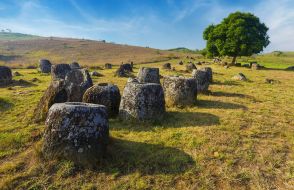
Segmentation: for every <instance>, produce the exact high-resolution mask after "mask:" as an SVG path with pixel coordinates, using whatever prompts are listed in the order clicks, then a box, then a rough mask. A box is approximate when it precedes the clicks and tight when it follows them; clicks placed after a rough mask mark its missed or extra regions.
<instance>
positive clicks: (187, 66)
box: [186, 62, 197, 72]
mask: <svg viewBox="0 0 294 190" xmlns="http://www.w3.org/2000/svg"><path fill="white" fill-rule="evenodd" d="M193 69H197V68H196V66H195V65H194V63H191V62H190V63H188V64H187V65H186V71H189V72H191V71H193Z"/></svg>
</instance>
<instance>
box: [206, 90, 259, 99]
mask: <svg viewBox="0 0 294 190" xmlns="http://www.w3.org/2000/svg"><path fill="white" fill-rule="evenodd" d="M209 95H211V96H216V97H222V96H224V97H231V98H232V97H233V98H234V97H236V98H248V99H252V100H256V99H255V97H253V96H250V95H247V94H239V93H229V92H221V91H217V92H211V93H210V94H209Z"/></svg>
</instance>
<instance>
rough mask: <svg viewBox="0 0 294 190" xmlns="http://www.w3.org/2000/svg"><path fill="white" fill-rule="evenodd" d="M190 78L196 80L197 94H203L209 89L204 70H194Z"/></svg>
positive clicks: (207, 78)
mask: <svg viewBox="0 0 294 190" xmlns="http://www.w3.org/2000/svg"><path fill="white" fill-rule="evenodd" d="M192 77H193V78H195V79H196V84H197V85H196V86H197V92H198V93H202V92H203V93H205V92H207V91H208V87H209V77H208V74H207V72H206V71H205V70H196V69H194V70H193V72H192Z"/></svg>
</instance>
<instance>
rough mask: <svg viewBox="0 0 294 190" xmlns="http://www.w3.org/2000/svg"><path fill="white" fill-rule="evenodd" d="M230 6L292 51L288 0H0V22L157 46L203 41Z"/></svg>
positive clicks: (274, 45) (292, 4)
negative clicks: (205, 32)
mask: <svg viewBox="0 0 294 190" xmlns="http://www.w3.org/2000/svg"><path fill="white" fill-rule="evenodd" d="M234 11H245V12H252V13H254V14H255V15H256V16H258V17H260V19H261V21H262V22H264V23H265V24H266V25H267V26H268V27H269V28H270V30H269V35H270V40H271V44H270V45H269V46H268V47H267V48H266V50H265V51H273V50H288V51H290V50H292V51H294V34H293V33H294V1H293V0H255V1H254V0H246V1H245V0H96V1H94V0H0V28H1V29H3V28H9V29H11V30H12V31H13V32H21V33H28V34H36V35H42V36H60V37H76V38H88V39H96V40H102V39H103V40H106V41H110V42H116V43H121V44H130V45H139V46H149V47H154V48H160V49H169V48H174V47H188V48H191V49H196V48H197V49H201V48H203V47H205V41H204V40H203V39H202V32H203V30H204V29H205V27H206V26H207V25H209V24H212V23H215V24H216V23H218V22H220V21H221V20H222V18H224V17H226V16H227V15H228V14H229V13H231V12H234Z"/></svg>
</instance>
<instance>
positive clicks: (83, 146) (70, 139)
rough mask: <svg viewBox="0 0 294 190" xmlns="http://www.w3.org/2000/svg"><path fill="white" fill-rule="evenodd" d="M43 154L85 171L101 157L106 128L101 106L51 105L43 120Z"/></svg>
mask: <svg viewBox="0 0 294 190" xmlns="http://www.w3.org/2000/svg"><path fill="white" fill-rule="evenodd" d="M45 124H46V128H45V133H44V143H43V147H42V151H43V154H44V156H45V158H47V159H54V158H63V159H67V160H71V161H73V162H74V163H76V164H78V165H82V166H86V167H92V166H95V165H96V164H97V162H98V161H99V159H100V158H101V157H102V156H104V155H105V152H106V147H107V144H108V140H109V126H108V118H107V112H106V108H105V106H102V105H96V104H87V103H78V102H71V103H59V104H54V105H53V106H52V107H51V108H50V110H49V114H48V117H47V119H46V122H45Z"/></svg>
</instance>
